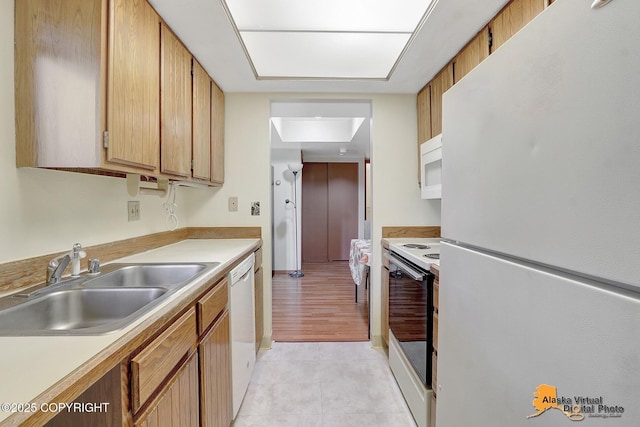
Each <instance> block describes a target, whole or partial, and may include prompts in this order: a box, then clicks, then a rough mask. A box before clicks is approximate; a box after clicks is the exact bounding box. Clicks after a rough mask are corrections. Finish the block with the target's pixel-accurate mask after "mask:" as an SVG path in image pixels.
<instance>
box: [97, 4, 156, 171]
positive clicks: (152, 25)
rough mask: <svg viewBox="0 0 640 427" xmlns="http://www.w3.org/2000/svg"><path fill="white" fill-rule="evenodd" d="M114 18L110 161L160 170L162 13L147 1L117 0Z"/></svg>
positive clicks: (110, 47)
mask: <svg viewBox="0 0 640 427" xmlns="http://www.w3.org/2000/svg"><path fill="white" fill-rule="evenodd" d="M110 23H111V25H110V31H109V39H110V43H109V72H108V79H109V83H108V96H107V103H108V107H107V129H108V131H109V146H108V149H107V160H108V161H109V162H115V163H121V164H126V165H132V166H136V167H140V168H144V169H148V170H151V171H157V170H158V164H159V158H160V150H159V136H160V90H159V87H160V18H159V16H158V15H157V14H156V12H155V11H154V10H153V8H152V7H151V6H150V5H149V4H148V3H147V2H146V0H112V2H111V13H110Z"/></svg>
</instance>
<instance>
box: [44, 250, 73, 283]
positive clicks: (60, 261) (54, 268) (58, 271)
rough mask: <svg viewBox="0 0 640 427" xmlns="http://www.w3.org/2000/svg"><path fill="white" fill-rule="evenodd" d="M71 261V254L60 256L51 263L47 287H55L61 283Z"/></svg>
mask: <svg viewBox="0 0 640 427" xmlns="http://www.w3.org/2000/svg"><path fill="white" fill-rule="evenodd" d="M70 261H71V256H70V255H69V254H64V255H60V256H59V257H56V258H54V259H52V260H51V261H49V265H48V266H47V285H55V284H56V283H59V282H60V278H61V277H62V272H63V271H64V269H65V268H67V265H69V262H70Z"/></svg>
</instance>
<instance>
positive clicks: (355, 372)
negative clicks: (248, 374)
mask: <svg viewBox="0 0 640 427" xmlns="http://www.w3.org/2000/svg"><path fill="white" fill-rule="evenodd" d="M233 426H234V427H247V426H251V427H253V426H259V427H271V426H273V427H289V426H291V427H294V426H295V427H351V426H363V427H365V426H366V427H374V426H379V427H415V423H414V422H413V418H412V417H411V414H410V413H409V409H408V408H407V405H406V403H405V401H404V399H403V398H402V393H401V392H400V389H399V388H398V385H397V384H396V382H395V380H394V378H393V374H392V373H391V370H390V369H389V365H388V362H387V357H386V355H385V353H384V351H383V350H381V349H374V348H372V347H371V345H370V343H368V342H341V343H277V342H276V343H273V346H272V348H271V350H261V351H260V353H259V354H258V360H257V362H256V366H255V369H254V372H253V376H252V378H251V383H250V384H249V388H248V390H247V394H246V395H245V398H244V401H243V403H242V406H241V408H240V412H239V413H238V416H237V418H236V421H235V422H234V424H233Z"/></svg>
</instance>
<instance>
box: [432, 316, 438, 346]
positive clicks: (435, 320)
mask: <svg viewBox="0 0 640 427" xmlns="http://www.w3.org/2000/svg"><path fill="white" fill-rule="evenodd" d="M433 349H434V350H435V351H438V315H437V314H436V313H434V314H433Z"/></svg>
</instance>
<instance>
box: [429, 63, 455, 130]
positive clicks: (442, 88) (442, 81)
mask: <svg viewBox="0 0 640 427" xmlns="http://www.w3.org/2000/svg"><path fill="white" fill-rule="evenodd" d="M451 86H453V65H452V64H451V63H450V64H449V65H447V66H446V67H444V69H443V70H442V71H440V73H438V74H437V75H436V76H435V77H434V79H433V80H432V81H431V134H432V135H438V134H440V133H442V95H443V94H444V93H445V92H446V91H447V90H449V88H450V87H451Z"/></svg>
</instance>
